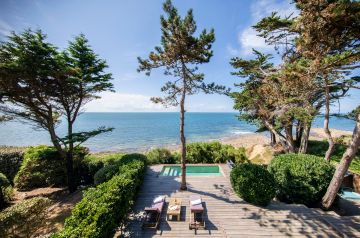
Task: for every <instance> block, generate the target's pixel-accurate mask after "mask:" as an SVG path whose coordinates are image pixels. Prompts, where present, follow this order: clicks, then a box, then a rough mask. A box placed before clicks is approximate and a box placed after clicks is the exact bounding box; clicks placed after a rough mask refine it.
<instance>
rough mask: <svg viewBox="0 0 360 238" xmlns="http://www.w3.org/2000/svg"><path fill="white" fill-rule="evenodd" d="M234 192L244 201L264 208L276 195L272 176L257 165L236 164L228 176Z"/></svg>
mask: <svg viewBox="0 0 360 238" xmlns="http://www.w3.org/2000/svg"><path fill="white" fill-rule="evenodd" d="M230 180H231V184H232V187H233V189H234V191H235V192H236V193H237V194H238V195H239V196H240V197H241V198H242V199H244V200H245V201H247V202H249V203H252V204H255V205H259V206H266V205H268V204H269V203H270V202H271V200H272V199H273V198H274V197H275V195H276V182H275V179H274V176H273V175H272V174H270V173H269V172H268V171H267V170H266V169H265V168H264V167H263V166H261V165H257V164H249V163H244V164H238V165H236V166H235V167H234V168H233V169H232V170H231V174H230Z"/></svg>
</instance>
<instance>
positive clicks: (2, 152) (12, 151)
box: [0, 146, 25, 184]
mask: <svg viewBox="0 0 360 238" xmlns="http://www.w3.org/2000/svg"><path fill="white" fill-rule="evenodd" d="M24 150H25V148H24V147H12V146H1V147H0V173H3V174H4V175H5V176H6V177H7V178H8V179H9V181H10V183H12V184H13V180H14V177H15V175H16V173H17V172H18V170H19V169H20V166H21V162H22V161H23V155H24Z"/></svg>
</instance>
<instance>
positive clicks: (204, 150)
mask: <svg viewBox="0 0 360 238" xmlns="http://www.w3.org/2000/svg"><path fill="white" fill-rule="evenodd" d="M229 159H231V160H232V161H234V162H236V163H242V162H245V161H246V160H247V158H246V155H245V149H244V148H239V149H236V148H234V147H233V146H231V145H223V144H221V143H220V142H208V143H204V142H197V143H191V144H188V145H187V146H186V161H187V163H191V164H197V163H206V164H211V163H225V162H226V161H227V160H229Z"/></svg>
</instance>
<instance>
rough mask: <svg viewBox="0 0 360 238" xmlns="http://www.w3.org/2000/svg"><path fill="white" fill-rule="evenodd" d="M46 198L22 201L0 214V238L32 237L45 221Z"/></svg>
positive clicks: (48, 202) (47, 201) (47, 205)
mask: <svg viewBox="0 0 360 238" xmlns="http://www.w3.org/2000/svg"><path fill="white" fill-rule="evenodd" d="M50 204H51V202H50V200H49V199H48V198H43V197H35V198H30V199H27V200H23V201H21V202H19V203H17V204H15V205H13V206H11V207H9V208H6V209H5V210H4V211H2V212H1V213H0V237H33V236H34V234H35V232H36V231H37V230H38V229H39V228H40V227H41V225H42V224H43V222H45V221H46V216H47V212H46V209H47V208H48V207H49V206H50Z"/></svg>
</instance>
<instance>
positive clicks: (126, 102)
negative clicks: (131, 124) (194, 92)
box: [85, 92, 234, 112]
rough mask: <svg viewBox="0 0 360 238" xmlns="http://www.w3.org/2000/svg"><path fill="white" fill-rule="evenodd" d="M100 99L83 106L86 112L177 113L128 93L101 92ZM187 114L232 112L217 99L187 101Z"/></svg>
mask: <svg viewBox="0 0 360 238" xmlns="http://www.w3.org/2000/svg"><path fill="white" fill-rule="evenodd" d="M99 96H100V97H101V98H100V99H97V100H93V101H91V102H89V103H88V104H87V105H86V106H85V110H86V111H87V112H178V111H179V108H178V107H167V108H166V107H164V106H163V105H161V104H155V103H153V102H152V101H150V96H146V95H141V94H129V93H117V92H115V93H113V92H103V93H101V94H100V95H99ZM186 111H188V112H231V111H234V110H233V109H232V107H231V104H224V103H223V102H222V101H219V100H218V99H217V98H213V99H212V100H211V102H208V103H206V104H205V103H202V102H195V101H193V100H192V98H191V99H190V100H188V101H187V102H186Z"/></svg>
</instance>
